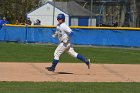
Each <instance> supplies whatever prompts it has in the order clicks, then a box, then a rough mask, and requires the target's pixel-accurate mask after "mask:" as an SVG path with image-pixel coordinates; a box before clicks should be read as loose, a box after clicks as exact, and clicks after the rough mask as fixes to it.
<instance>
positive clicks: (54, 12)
mask: <svg viewBox="0 0 140 93" xmlns="http://www.w3.org/2000/svg"><path fill="white" fill-rule="evenodd" d="M53 2H54V7H53V23H52V25H53V26H54V17H55V0H53Z"/></svg>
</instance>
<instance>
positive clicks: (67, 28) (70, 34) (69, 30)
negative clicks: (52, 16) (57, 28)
mask: <svg viewBox="0 0 140 93" xmlns="http://www.w3.org/2000/svg"><path fill="white" fill-rule="evenodd" d="M63 30H64V31H65V32H66V33H67V34H68V35H69V37H71V36H72V35H73V31H72V29H70V27H69V26H67V25H64V27H63Z"/></svg>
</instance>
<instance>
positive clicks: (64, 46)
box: [53, 23, 78, 60]
mask: <svg viewBox="0 0 140 93" xmlns="http://www.w3.org/2000/svg"><path fill="white" fill-rule="evenodd" d="M70 33H72V30H71V29H70V28H69V27H68V26H67V25H66V24H65V23H62V24H58V25H57V28H56V32H55V34H54V35H53V37H56V36H57V37H58V39H59V41H60V44H59V45H58V47H57V48H56V50H55V52H54V59H55V60H59V57H60V55H61V54H62V53H63V52H64V51H67V53H68V54H70V55H71V56H73V57H77V55H78V53H76V52H75V51H74V49H73V47H72V45H71V43H70V37H69V34H70Z"/></svg>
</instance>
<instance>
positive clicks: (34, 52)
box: [0, 43, 140, 64]
mask: <svg viewBox="0 0 140 93" xmlns="http://www.w3.org/2000/svg"><path fill="white" fill-rule="evenodd" d="M56 47H57V46H55V45H37V44H18V43H0V62H51V61H52V59H53V52H54V50H55V48H56ZM75 51H77V52H79V53H81V54H82V55H84V56H85V57H87V58H90V59H91V60H94V63H111V64H113V63H115V64H139V63H140V50H139V49H137V50H134V49H118V48H97V47H96V48H95V47H75ZM60 62H69V63H72V62H80V61H79V60H77V59H75V58H73V57H71V56H69V55H68V54H67V53H65V54H63V55H62V56H61V60H60Z"/></svg>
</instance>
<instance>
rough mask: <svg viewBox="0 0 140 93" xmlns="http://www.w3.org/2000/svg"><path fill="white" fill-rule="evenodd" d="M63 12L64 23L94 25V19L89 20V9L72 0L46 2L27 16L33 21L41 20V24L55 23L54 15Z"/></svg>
mask: <svg viewBox="0 0 140 93" xmlns="http://www.w3.org/2000/svg"><path fill="white" fill-rule="evenodd" d="M59 13H64V14H65V16H66V23H67V24H68V25H70V26H90V25H91V26H96V19H94V18H93V19H92V21H91V20H90V15H91V14H90V11H89V10H87V9H85V8H83V7H82V6H80V5H79V4H77V3H76V2H74V1H71V2H47V3H45V4H44V5H43V6H41V7H39V8H37V9H35V10H33V11H31V12H30V13H28V14H27V17H30V19H31V20H32V21H33V22H34V21H35V20H36V19H39V20H41V24H42V25H47V26H52V25H57V20H56V17H57V15H58V14H59Z"/></svg>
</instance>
